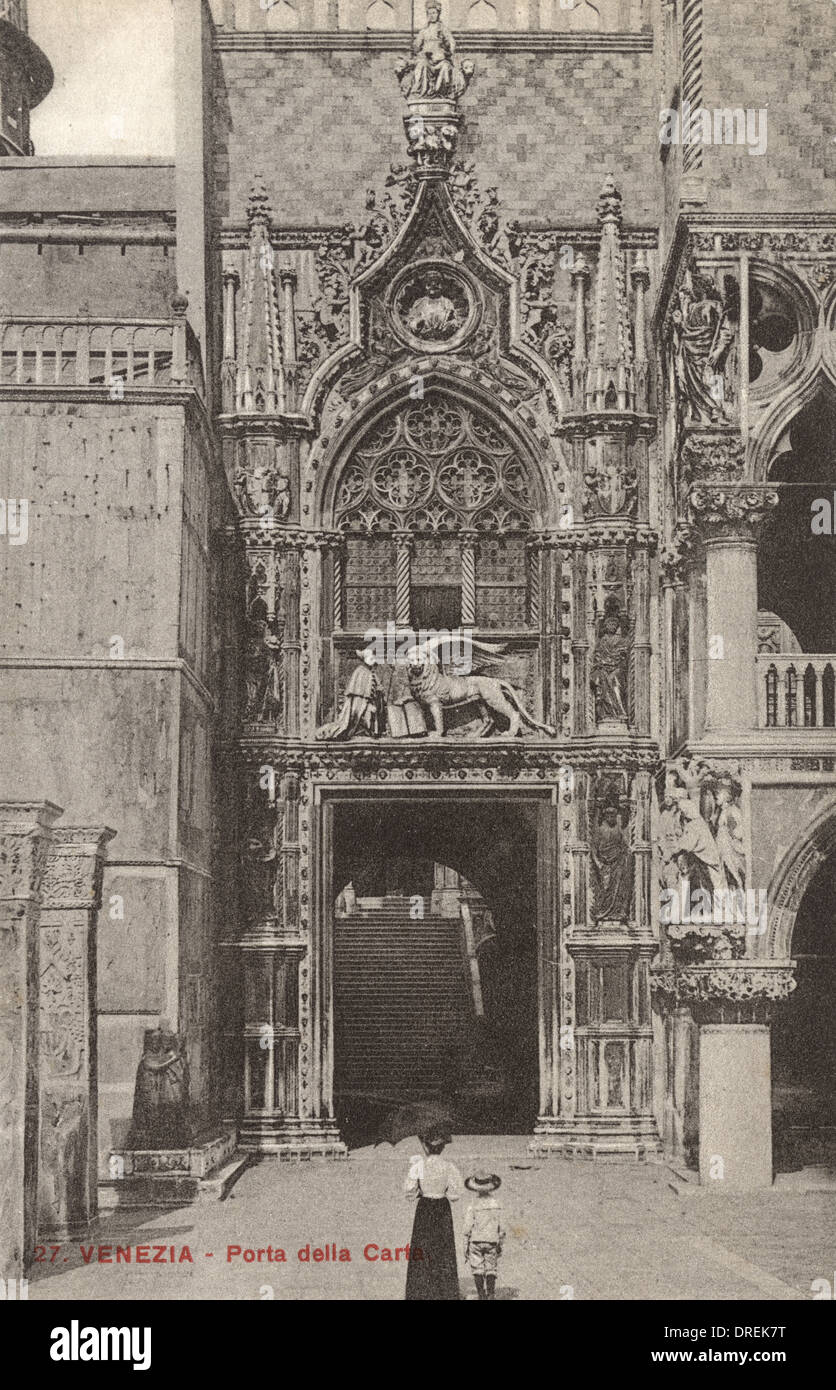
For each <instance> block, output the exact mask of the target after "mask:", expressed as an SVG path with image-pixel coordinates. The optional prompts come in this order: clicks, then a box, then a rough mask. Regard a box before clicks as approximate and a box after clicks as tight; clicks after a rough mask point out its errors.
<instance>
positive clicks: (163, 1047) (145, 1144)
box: [129, 1020, 192, 1149]
mask: <svg viewBox="0 0 836 1390" xmlns="http://www.w3.org/2000/svg"><path fill="white" fill-rule="evenodd" d="M191 1138H192V1125H191V1117H190V1113H189V1064H188V1060H187V1058H186V1050H185V1044H184V1043H183V1042H182V1040H181V1039H180V1038H179V1037H178V1036H177V1034H176V1033H174V1032H172V1031H171V1028H170V1026H169V1025H168V1023H167V1022H166V1021H165V1020H161V1022H160V1025H159V1027H158V1028H149V1029H146V1032H145V1042H144V1045H143V1050H142V1057H141V1058H140V1062H139V1066H138V1068H137V1073H136V1087H135V1089H134V1106H133V1123H132V1126H131V1134H130V1139H129V1148H132V1149H182V1148H183V1147H185V1145H187V1144H188V1143H189V1142H190V1140H191Z"/></svg>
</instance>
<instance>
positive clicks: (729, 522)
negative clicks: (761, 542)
mask: <svg viewBox="0 0 836 1390" xmlns="http://www.w3.org/2000/svg"><path fill="white" fill-rule="evenodd" d="M777 505H778V493H777V491H776V489H775V488H772V487H768V486H766V485H764V484H757V483H745V484H740V485H735V484H722V485H719V484H718V485H699V486H694V487H692V488H691V490H690V492H689V494H688V518H689V524H690V525H692V526H693V527H694V529H695V530H696V531H697V532H698V534H699V536H700V538H701V539H702V541H703V542H704V544H706V545H710V544H712V543H715V544H716V543H718V542H725V543H727V544H728V543H738V544H743V545H755V544H756V543H757V538H758V531H759V529H760V527H761V526H762V525H763V523H764V521H765V520H766V518H767V517H768V516H769V514H770V512H772V511H773V509H774V508H775V507H777Z"/></svg>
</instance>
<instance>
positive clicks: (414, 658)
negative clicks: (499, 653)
mask: <svg viewBox="0 0 836 1390" xmlns="http://www.w3.org/2000/svg"><path fill="white" fill-rule="evenodd" d="M442 640H446V639H442ZM470 645H472V646H474V647H480V646H483V644H481V643H477V642H474V643H472V644H470ZM408 659H409V660H410V685H411V687H412V691H413V694H414V695H415V697H416V699H418V700H419V701H420V702H421V704H423V705H426V707H427V709H428V710H429V712H430V715H431V717H432V722H433V729H434V732H435V733H436V734H437V735H438V736H439V737H442V736H443V735H444V733H445V711H446V710H447V709H449V708H451V707H454V706H457V705H467V704H475V705H476V706H477V707H478V709H479V711H480V714H481V717H482V721H483V722H482V728H481V730H480V731H479V732H480V735H481V736H482V737H484V736H486V735H488V734H490V733H493V732H494V731H495V730H496V722H495V716H496V715H499V716H500V718H501V719H502V720H504V721H505V722H506V723H507V725H508V727H507V729H506V730H505V731H504V733H503V737H507V738H516V737H517V736H518V735H519V734H521V733H522V732H523V731H524V730H526V731H529V730H531V731H533V730H538V731H539V732H540V733H543V734H547V735H548V736H549V737H550V738H553V737H554V735H555V730H554V729H553V728H552V726H551V725H550V724H541V723H540V722H539V721H538V720H537V719H535V718H534V716H533V715H531V714H529V712H528V710H527V709H526V708H525V705H524V704H523V702H522V700H521V698H520V696H519V694H518V693H517V691H516V690H515V689H514V687H513V686H512V685H511V684H510V683H509V682H508V681H507V680H502V679H499V678H497V677H494V676H476V675H468V676H460V675H448V674H446V673H445V672H442V671H441V669H440V668H439V666H438V664H437V660H436V659H435V657H434V653H433V650H432V645H431V643H424V644H423V647H421V648H415V649H413V652H412V653H410V656H409V658H408Z"/></svg>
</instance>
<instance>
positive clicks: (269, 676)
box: [244, 552, 285, 724]
mask: <svg viewBox="0 0 836 1390" xmlns="http://www.w3.org/2000/svg"><path fill="white" fill-rule="evenodd" d="M249 563H250V566H251V571H250V578H249V581H248V584H247V609H246V626H245V632H244V683H245V691H244V720H245V721H246V722H247V723H256V724H273V723H276V722H277V721H279V720H280V719H281V718H282V717H283V714H284V674H285V673H284V650H283V648H284V642H283V626H282V623H281V619H280V614H279V612H278V608H279V603H280V593H279V590H278V587H277V585H276V582H275V560H274V557H273V555H272V553H270V554H268V555H262V554H259V553H258V552H255V553H251V555H250V558H249Z"/></svg>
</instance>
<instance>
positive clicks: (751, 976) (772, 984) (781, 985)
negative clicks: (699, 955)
mask: <svg viewBox="0 0 836 1390" xmlns="http://www.w3.org/2000/svg"><path fill="white" fill-rule="evenodd" d="M793 969H794V967H793V965H792V964H791V963H786V964H784V963H781V962H774V963H773V962H764V963H762V964H756V963H752V962H743V961H735V962H734V963H731V962H730V963H728V964H726V963H720V962H712V963H710V964H708V963H706V964H702V965H697V964H694V965H688V966H686V967H684V968H683V969H681V970H678V971H677V972H676V985H677V993H678V995H679V998H680V999H682V1000H685V1001H694V1002H706V1001H717V1002H728V1003H730V1004H743V1003H750V1002H763V1003H776V1002H778V1001H779V1000H782V999H788V998H789V996H790V995H791V994H792V992H793V990H794V989H795V987H796V983H797V982H796V980H795V979H794V975H793Z"/></svg>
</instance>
